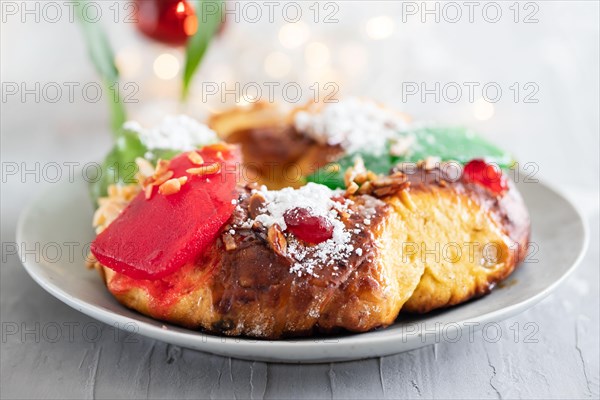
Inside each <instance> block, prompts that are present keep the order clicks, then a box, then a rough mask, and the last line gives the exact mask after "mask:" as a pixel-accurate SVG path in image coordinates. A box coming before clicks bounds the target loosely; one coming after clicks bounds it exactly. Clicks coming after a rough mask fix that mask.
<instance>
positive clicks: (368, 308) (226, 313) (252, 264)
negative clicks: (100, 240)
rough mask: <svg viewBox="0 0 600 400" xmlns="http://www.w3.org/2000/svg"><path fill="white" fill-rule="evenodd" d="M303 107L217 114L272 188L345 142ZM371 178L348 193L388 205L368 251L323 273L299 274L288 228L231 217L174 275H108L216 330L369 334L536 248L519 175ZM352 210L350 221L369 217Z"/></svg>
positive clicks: (195, 325)
mask: <svg viewBox="0 0 600 400" xmlns="http://www.w3.org/2000/svg"><path fill="white" fill-rule="evenodd" d="M293 114H294V111H292V112H291V113H287V112H284V111H282V110H280V109H278V108H276V107H274V106H271V105H268V104H258V105H254V106H252V107H249V108H246V109H243V110H239V109H236V110H233V111H228V112H225V113H223V114H220V115H218V116H215V117H213V118H212V119H211V121H210V125H211V127H212V128H213V129H215V130H216V131H217V132H218V133H219V134H220V135H221V137H223V138H225V139H226V140H228V141H229V142H232V143H240V144H241V145H242V150H243V155H244V160H245V163H246V169H245V171H246V176H245V177H244V178H246V179H247V180H256V181H258V182H259V183H263V184H267V185H269V187H270V188H271V189H277V188H281V187H285V186H300V185H302V184H303V180H302V177H303V176H306V175H308V174H310V173H311V172H313V171H314V170H315V169H316V168H318V167H320V166H322V165H324V164H326V163H327V162H329V161H332V160H333V159H335V158H336V157H338V156H339V155H340V149H339V148H336V147H328V146H323V145H319V144H317V143H316V142H314V141H312V140H311V139H308V138H306V137H305V136H303V135H300V134H299V133H298V132H296V131H295V130H294V129H293V128H292V124H291V120H292V118H293ZM292 170H293V172H292ZM253 171H254V172H256V174H257V175H256V176H255V179H252V176H249V174H250V173H252V172H253ZM405 181H408V182H409V184H410V186H409V188H408V190H405V189H406V184H405ZM363 183H364V182H358V184H359V185H360V188H359V186H358V185H357V184H356V183H355V186H356V187H355V188H354V191H351V190H349V191H348V192H347V196H348V197H350V198H351V199H353V200H354V201H355V202H356V204H358V205H360V204H362V203H364V202H365V201H367V200H369V199H372V198H371V197H370V196H369V195H368V194H371V195H374V196H380V197H381V200H382V201H383V203H381V204H379V206H378V208H377V217H376V218H375V219H374V220H373V221H372V223H371V224H370V225H369V226H368V227H365V226H363V228H365V229H364V235H362V236H360V237H354V238H353V245H354V246H355V247H357V248H360V249H362V250H363V252H362V253H361V255H360V256H359V255H356V254H355V255H353V257H351V258H350V259H349V260H348V262H347V263H345V264H336V265H335V267H336V268H337V270H334V269H333V267H331V266H329V267H327V268H325V267H323V268H321V269H320V271H319V273H318V274H317V275H318V276H312V275H303V276H298V275H297V274H295V273H292V270H291V268H290V267H291V265H290V260H289V259H288V258H286V246H287V243H284V242H281V237H280V236H279V235H280V232H278V231H277V230H276V229H272V230H270V231H266V230H264V231H260V229H259V230H252V229H250V230H249V231H246V232H240V231H239V230H236V232H235V234H230V233H229V228H230V227H231V226H232V224H231V223H230V224H229V225H228V226H226V227H224V229H223V235H221V237H220V238H219V239H218V240H217V241H216V242H215V243H214V244H213V246H212V247H211V248H210V249H209V250H208V251H206V253H205V254H204V255H203V257H202V258H201V259H200V260H198V261H197V262H196V263H194V264H191V265H187V266H185V267H184V268H182V269H181V270H179V271H177V272H175V273H173V274H171V275H170V276H168V277H166V278H163V279H161V280H158V281H140V280H133V279H131V278H128V277H126V276H124V275H121V274H116V273H115V272H113V271H112V270H110V269H107V268H103V270H104V279H105V282H106V284H107V287H108V289H109V291H110V292H111V293H113V295H114V296H115V297H116V298H117V299H118V300H119V301H120V302H121V303H122V304H124V305H125V306H127V307H130V308H132V309H134V310H137V311H139V312H141V313H143V314H146V315H149V316H151V317H153V318H157V319H160V320H164V321H168V322H172V323H174V324H178V325H182V326H186V327H189V328H192V329H202V330H204V331H207V332H212V333H217V334H224V335H229V336H250V337H256V338H263V339H279V338H283V337H294V336H308V335H312V334H315V333H333V332H337V331H339V330H347V331H353V332H365V331H369V330H372V329H376V328H379V327H385V326H388V325H390V324H391V323H393V322H394V320H395V319H396V318H397V316H398V314H399V312H400V311H401V310H403V311H406V312H412V313H424V312H428V311H431V310H434V309H438V308H442V307H448V306H452V305H456V304H459V303H462V302H464V301H467V300H469V299H471V298H474V297H478V296H482V295H484V294H485V293H488V292H489V291H490V290H491V289H492V288H493V287H494V285H495V284H497V283H498V282H499V281H501V280H502V279H505V278H506V277H507V276H508V275H510V273H512V271H513V270H514V269H515V267H516V266H517V265H518V263H519V262H521V261H522V260H523V259H524V257H525V253H526V251H527V244H528V239H529V230H530V228H529V216H528V213H527V210H526V207H525V204H524V202H523V200H522V198H521V196H520V194H519V192H518V191H517V189H516V188H515V187H514V185H512V184H510V189H509V190H508V192H507V193H506V194H505V195H504V196H496V195H494V194H493V193H491V192H489V191H488V190H486V189H485V188H483V187H481V186H479V185H476V184H470V183H464V182H462V181H455V182H453V180H452V179H450V178H449V176H447V174H446V172H445V171H443V170H440V169H435V168H434V169H432V170H425V169H424V168H419V169H417V171H416V173H413V174H408V176H407V177H402V180H397V182H396V183H398V185H391V186H389V185H388V186H384V187H383V188H380V187H377V185H375V184H373V185H371V184H370V183H369V185H363ZM367 189H369V190H367ZM376 189H377V190H376ZM121 197H122V196H121ZM117 200H118V201H117V202H115V204H116V208H115V204H113V203H112V202H109V203H107V204H105V207H104V208H106V209H110V211H111V213H112V214H113V216H114V212H115V209H118V208H119V207H124V202H123V201H122V200H123V199H122V198H118V199H117ZM247 203H248V204H246V205H247V206H248V208H249V209H250V210H249V211H248V212H249V213H252V212H253V211H252V204H251V202H250V199H248V200H247ZM254 208H256V207H254ZM357 215H359V214H357ZM348 218H349V219H346V220H345V223H346V224H347V225H348V226H354V225H356V224H357V223H359V222H360V221H358V220H356V219H354V220H352V218H351V217H348ZM107 221H110V218H108V219H107ZM334 272H336V274H334Z"/></svg>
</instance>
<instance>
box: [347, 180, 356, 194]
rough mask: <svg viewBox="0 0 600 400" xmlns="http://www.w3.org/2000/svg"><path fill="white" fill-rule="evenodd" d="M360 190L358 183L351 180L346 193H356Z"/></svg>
mask: <svg viewBox="0 0 600 400" xmlns="http://www.w3.org/2000/svg"><path fill="white" fill-rule="evenodd" d="M357 191H358V185H357V184H356V182H350V185H349V186H348V187H347V188H346V194H349V195H350V194H354V193H356V192H357Z"/></svg>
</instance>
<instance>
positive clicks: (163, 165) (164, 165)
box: [152, 158, 170, 179]
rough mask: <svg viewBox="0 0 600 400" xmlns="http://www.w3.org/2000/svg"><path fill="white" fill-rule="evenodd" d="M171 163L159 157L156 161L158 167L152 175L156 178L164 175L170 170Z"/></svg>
mask: <svg viewBox="0 0 600 400" xmlns="http://www.w3.org/2000/svg"><path fill="white" fill-rule="evenodd" d="M169 164H170V162H169V161H168V160H161V159H160V158H159V159H158V161H157V162H156V169H155V170H154V174H153V175H152V177H153V178H154V179H156V178H158V177H159V176H162V175H164V174H165V173H166V172H167V171H168V170H169Z"/></svg>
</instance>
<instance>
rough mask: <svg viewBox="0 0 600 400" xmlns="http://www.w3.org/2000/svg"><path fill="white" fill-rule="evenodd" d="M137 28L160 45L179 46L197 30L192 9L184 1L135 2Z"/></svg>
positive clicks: (195, 18)
mask: <svg viewBox="0 0 600 400" xmlns="http://www.w3.org/2000/svg"><path fill="white" fill-rule="evenodd" d="M135 4H136V13H137V27H138V29H139V30H140V32H142V33H143V34H144V35H146V36H148V37H149V38H151V39H154V40H156V41H159V42H161V43H165V44H169V45H173V46H181V45H184V44H185V43H186V42H187V40H188V38H189V37H190V36H192V35H193V34H195V33H196V31H197V30H198V18H197V17H196V12H195V11H194V8H193V7H192V6H191V5H190V4H189V3H188V2H187V1H186V0H136V1H135Z"/></svg>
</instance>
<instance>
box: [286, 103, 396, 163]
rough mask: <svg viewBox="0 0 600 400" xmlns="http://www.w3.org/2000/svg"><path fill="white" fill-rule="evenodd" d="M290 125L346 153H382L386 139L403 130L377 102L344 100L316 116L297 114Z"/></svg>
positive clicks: (308, 113)
mask: <svg viewBox="0 0 600 400" xmlns="http://www.w3.org/2000/svg"><path fill="white" fill-rule="evenodd" d="M294 124H295V127H296V129H297V130H298V131H299V132H302V133H304V134H305V135H307V136H308V137H311V138H312V139H314V140H316V141H317V142H319V143H321V144H327V145H330V146H336V145H340V146H342V148H343V149H344V150H345V151H346V152H347V153H355V152H358V151H366V152H369V153H374V154H383V153H384V152H385V151H386V144H387V142H388V140H389V139H391V138H393V137H395V136H397V133H398V132H399V131H402V130H406V129H407V128H408V125H407V123H406V121H404V120H403V119H402V118H400V116H399V115H397V114H394V113H392V112H390V111H388V110H386V109H385V108H383V107H381V106H379V105H378V104H377V103H375V102H373V101H369V100H362V99H358V98H348V99H346V100H343V101H340V102H338V103H335V104H329V105H327V106H325V107H324V108H323V109H322V110H320V112H318V113H311V112H307V111H301V112H298V113H297V114H296V116H295V120H294Z"/></svg>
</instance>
